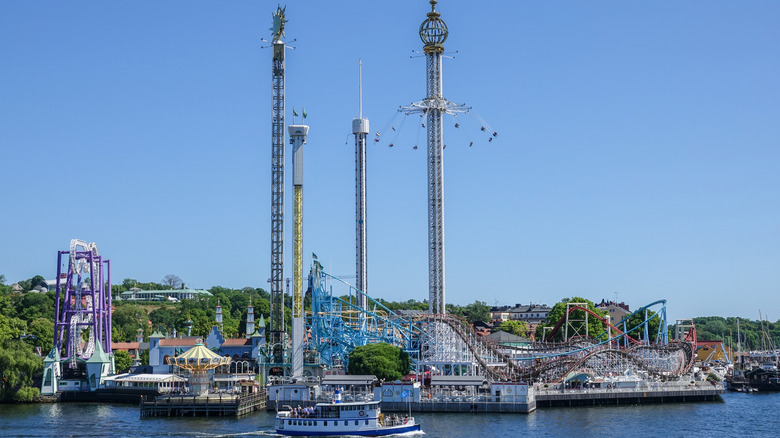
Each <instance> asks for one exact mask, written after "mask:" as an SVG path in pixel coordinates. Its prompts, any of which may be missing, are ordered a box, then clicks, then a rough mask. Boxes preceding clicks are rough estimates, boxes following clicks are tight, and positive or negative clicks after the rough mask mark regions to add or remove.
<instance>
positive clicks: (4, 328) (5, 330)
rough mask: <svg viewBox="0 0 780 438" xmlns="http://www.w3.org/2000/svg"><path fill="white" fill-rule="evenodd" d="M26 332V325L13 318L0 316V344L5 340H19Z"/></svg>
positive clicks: (20, 320) (22, 321)
mask: <svg viewBox="0 0 780 438" xmlns="http://www.w3.org/2000/svg"><path fill="white" fill-rule="evenodd" d="M26 332H27V323H26V322H25V321H24V320H23V319H19V318H14V317H13V316H10V317H9V316H5V315H0V343H2V342H3V341H6V340H12V339H19V336H22V335H23V334H25V333H26Z"/></svg>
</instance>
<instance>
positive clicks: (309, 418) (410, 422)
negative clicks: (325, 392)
mask: <svg viewBox="0 0 780 438" xmlns="http://www.w3.org/2000/svg"><path fill="white" fill-rule="evenodd" d="M275 427H276V432H277V433H279V434H282V435H289V436H327V435H357V436H384V435H392V434H396V433H406V432H416V431H419V430H420V425H419V424H415V422H414V417H411V416H403V415H402V416H398V415H384V414H382V413H381V411H380V409H379V402H378V401H370V402H346V403H341V402H340V401H339V400H338V399H337V400H336V401H335V402H333V403H317V405H316V406H314V407H313V408H308V409H306V408H298V409H293V408H292V407H290V406H285V407H284V408H283V410H280V411H279V412H277V413H276V424H275Z"/></svg>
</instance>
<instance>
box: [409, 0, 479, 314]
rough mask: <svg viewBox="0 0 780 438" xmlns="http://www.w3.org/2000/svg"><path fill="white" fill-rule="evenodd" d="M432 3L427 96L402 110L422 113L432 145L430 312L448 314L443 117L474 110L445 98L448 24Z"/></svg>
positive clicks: (426, 37) (426, 31)
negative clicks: (444, 73)
mask: <svg viewBox="0 0 780 438" xmlns="http://www.w3.org/2000/svg"><path fill="white" fill-rule="evenodd" d="M436 3H437V2H436V0H431V1H430V4H431V11H430V12H428V18H426V19H425V21H423V22H422V24H420V30H419V34H420V39H421V40H422V42H423V51H424V53H425V74H426V91H427V97H426V98H425V99H423V100H421V101H419V102H415V103H413V104H411V105H409V106H405V107H401V108H400V109H399V111H401V112H403V113H405V114H407V115H408V114H421V115H423V116H425V119H426V129H427V143H428V145H427V146H428V147H427V150H428V153H427V156H428V311H429V312H430V313H432V314H444V313H446V310H445V304H446V303H445V294H444V139H443V126H442V115H443V114H454V113H465V112H468V111H469V110H470V108H468V107H466V106H465V105H458V104H454V103H452V102H450V101H448V100H447V99H445V98H444V97H443V95H442V58H443V52H444V42H445V41H446V40H447V35H448V30H447V25H446V24H445V23H444V20H442V19H441V18H440V17H441V14H439V13H438V12H436Z"/></svg>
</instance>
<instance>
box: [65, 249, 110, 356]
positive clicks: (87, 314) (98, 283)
mask: <svg viewBox="0 0 780 438" xmlns="http://www.w3.org/2000/svg"><path fill="white" fill-rule="evenodd" d="M63 258H66V259H67V260H68V274H67V276H63V275H62V268H63ZM104 264H105V271H104V270H103V265H104ZM104 272H105V273H104ZM63 281H64V282H63ZM106 284H107V285H108V290H107V291H106V286H105V285H106ZM55 318H56V320H55V323H54V336H55V342H56V348H57V351H59V352H60V354H61V358H62V361H63V362H69V363H70V367H71V368H76V367H77V365H78V360H82V361H83V360H87V359H89V358H90V357H92V354H93V353H94V352H95V347H96V346H97V345H100V347H101V348H102V349H103V351H104V352H110V351H111V261H110V260H103V257H101V256H100V255H99V254H98V250H97V245H95V243H94V242H93V243H87V242H84V241H82V240H78V239H73V240H71V242H70V250H69V251H58V253H57V298H56V301H55ZM85 336H86V339H84V337H85Z"/></svg>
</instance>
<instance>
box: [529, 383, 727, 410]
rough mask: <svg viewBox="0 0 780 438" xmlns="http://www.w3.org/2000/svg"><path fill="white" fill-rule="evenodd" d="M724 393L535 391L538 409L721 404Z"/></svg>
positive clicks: (687, 388) (682, 389)
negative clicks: (718, 402) (705, 402)
mask: <svg viewBox="0 0 780 438" xmlns="http://www.w3.org/2000/svg"><path fill="white" fill-rule="evenodd" d="M724 392H725V389H724V388H723V385H722V384H719V385H709V384H708V385H706V386H705V385H695V384H694V385H675V386H662V387H648V388H643V389H602V388H587V389H567V390H566V391H565V392H562V391H561V390H545V389H542V390H538V391H536V406H538V407H562V406H607V405H639V404H651V403H681V402H701V401H719V400H721V398H720V396H721V394H723V393H724Z"/></svg>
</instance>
